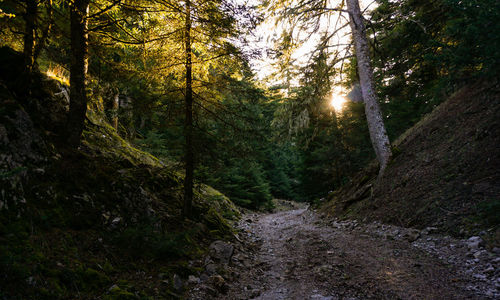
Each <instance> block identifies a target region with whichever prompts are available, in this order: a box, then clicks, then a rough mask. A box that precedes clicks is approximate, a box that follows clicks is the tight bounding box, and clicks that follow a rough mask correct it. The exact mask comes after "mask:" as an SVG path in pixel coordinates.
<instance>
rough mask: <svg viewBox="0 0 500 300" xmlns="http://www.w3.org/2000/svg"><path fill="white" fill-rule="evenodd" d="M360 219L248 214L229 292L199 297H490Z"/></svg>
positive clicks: (455, 272) (301, 213)
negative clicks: (339, 222)
mask: <svg viewBox="0 0 500 300" xmlns="http://www.w3.org/2000/svg"><path fill="white" fill-rule="evenodd" d="M361 226H362V225H358V224H357V223H352V224H351V225H350V226H346V227H342V226H340V227H337V228H335V227H332V226H331V223H327V222H326V221H324V220H322V219H321V218H320V217H318V216H317V215H316V214H315V213H314V212H312V211H310V210H308V209H306V208H303V209H295V210H289V211H284V212H279V213H275V214H268V215H255V214H254V215H247V216H246V218H244V219H243V221H242V222H241V223H240V227H241V229H242V233H241V234H240V236H242V238H243V239H244V242H243V244H242V245H240V246H236V250H235V253H234V255H233V257H232V260H231V263H230V264H229V266H228V270H227V271H226V276H224V277H225V278H226V283H225V287H224V289H223V292H221V293H217V294H216V295H215V294H213V295H212V297H210V296H209V295H208V296H203V297H199V298H200V299H201V298H204V299H209V298H214V299H231V300H233V299H273V300H274V299H317V300H318V299H323V300H327V299H330V300H333V299H485V298H484V297H478V296H475V295H474V294H472V292H471V291H467V290H466V289H465V286H466V285H467V283H468V282H467V280H465V279H464V278H465V277H464V276H463V275H461V272H459V271H458V270H457V269H455V268H454V267H452V266H451V265H447V264H445V263H443V262H442V260H439V259H438V258H435V257H433V256H431V255H429V254H427V253H426V252H424V251H421V250H419V249H417V248H415V247H414V246H412V245H411V243H410V242H408V241H406V240H394V239H391V238H380V236H376V235H372V234H370V233H367V231H366V230H358V229H359V228H356V227H361ZM194 298H196V297H194Z"/></svg>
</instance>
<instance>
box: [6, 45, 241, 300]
mask: <svg viewBox="0 0 500 300" xmlns="http://www.w3.org/2000/svg"><path fill="white" fill-rule="evenodd" d="M20 66H22V58H20V56H19V55H18V54H16V53H13V52H12V51H10V50H9V49H6V48H2V49H0V154H1V155H0V187H1V197H0V298H2V299H75V298H80V299H96V298H102V299H151V298H155V299H157V298H175V297H177V296H176V294H178V293H181V292H179V291H174V290H173V286H172V278H173V275H174V274H178V275H180V276H181V277H184V278H185V277H187V276H188V275H189V274H196V272H197V271H198V268H199V266H196V265H190V264H189V261H190V260H192V259H193V258H196V257H199V256H200V255H202V253H203V251H204V250H203V249H204V248H205V246H206V245H207V244H208V243H209V242H210V241H211V240H214V239H217V238H223V237H226V236H232V228H231V225H230V222H229V221H228V219H235V218H237V217H238V215H239V212H238V210H237V209H236V207H235V206H234V205H233V204H232V203H231V202H230V201H229V199H228V198H227V197H225V196H224V195H222V194H220V193H219V192H217V191H216V190H214V189H212V188H210V187H208V186H204V185H202V186H198V187H197V188H196V192H195V203H194V210H195V213H194V214H195V220H194V221H185V220H182V218H180V211H181V207H182V203H181V202H182V200H181V199H182V197H181V195H182V190H183V188H182V176H181V175H180V174H179V173H178V172H176V171H175V170H172V169H169V168H166V167H164V166H163V165H162V164H161V163H160V162H159V161H158V160H157V159H156V158H155V157H153V156H151V155H150V154H148V153H144V152H142V151H139V150H137V149H135V148H133V147H132V146H131V145H130V144H129V143H127V142H126V141H124V140H123V139H121V138H120V137H119V136H118V135H117V134H116V132H115V131H114V130H113V128H111V127H110V126H109V124H108V123H107V122H106V121H105V118H104V117H103V114H102V113H101V112H99V111H97V110H94V111H91V112H89V114H88V117H89V119H88V121H87V124H86V129H85V131H84V142H83V145H82V146H81V147H80V149H79V150H78V151H72V150H69V149H66V148H65V144H64V140H62V139H61V138H60V136H61V132H62V129H63V126H64V115H65V108H64V106H65V103H64V99H63V98H61V97H60V95H59V96H58V95H57V92H59V88H58V84H57V82H55V81H53V80H49V79H47V78H46V77H44V76H43V75H41V74H36V75H35V79H33V81H32V83H31V86H32V87H33V89H32V92H31V93H26V91H25V89H26V88H25V86H24V85H23V83H25V78H24V76H22V74H21V73H22V72H21V70H20V69H19V68H20ZM94 106H96V107H97V106H98V105H94Z"/></svg>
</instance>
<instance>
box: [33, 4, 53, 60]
mask: <svg viewBox="0 0 500 300" xmlns="http://www.w3.org/2000/svg"><path fill="white" fill-rule="evenodd" d="M46 8H47V19H48V20H47V24H46V26H45V28H44V29H43V31H42V35H41V37H40V39H39V40H38V42H37V43H36V44H35V49H34V52H33V62H35V61H36V60H37V58H38V56H40V53H41V52H42V49H43V48H44V47H45V43H46V42H47V39H48V37H49V34H50V31H51V30H52V25H53V24H54V10H53V8H52V0H47V1H46Z"/></svg>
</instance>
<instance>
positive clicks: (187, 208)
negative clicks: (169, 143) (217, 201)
mask: <svg viewBox="0 0 500 300" xmlns="http://www.w3.org/2000/svg"><path fill="white" fill-rule="evenodd" d="M184 38H185V43H186V44H185V47H186V95H185V106H186V107H185V109H186V111H185V113H186V116H185V121H184V122H185V123H184V136H185V139H186V140H185V142H186V145H185V146H186V149H185V158H184V163H185V168H186V177H185V178H184V210H183V214H184V217H186V218H190V217H191V213H192V206H193V176H194V174H193V173H194V151H193V78H192V61H191V56H192V51H191V1H190V0H186V25H185V37H184Z"/></svg>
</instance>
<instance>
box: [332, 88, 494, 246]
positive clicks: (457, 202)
mask: <svg viewBox="0 0 500 300" xmlns="http://www.w3.org/2000/svg"><path fill="white" fill-rule="evenodd" d="M499 92H500V84H498V82H496V83H495V82H492V83H485V82H480V83H477V84H475V85H469V86H466V87H464V88H463V89H461V90H460V91H458V92H456V93H455V94H454V95H452V96H451V97H450V98H449V99H448V100H447V101H445V102H444V103H442V104H441V105H440V106H439V107H437V108H436V109H435V110H434V111H433V112H432V113H430V114H429V115H428V116H426V117H425V118H423V119H422V120H421V121H420V122H419V123H417V124H416V125H415V126H414V127H413V128H411V129H410V130H408V131H407V132H406V133H405V134H403V135H401V136H400V137H399V139H398V140H397V141H394V142H393V146H394V159H393V161H392V162H391V164H390V165H389V166H388V168H387V170H386V172H385V173H384V176H383V177H381V178H380V180H378V181H377V180H376V178H377V171H378V168H377V166H376V165H374V164H372V165H370V166H367V168H366V169H365V170H364V171H363V172H361V173H360V174H358V175H357V176H356V177H355V178H353V180H352V181H351V182H350V183H349V184H347V185H346V186H344V187H342V188H341V189H339V190H337V191H335V192H334V193H332V194H330V195H329V196H328V200H329V201H327V203H325V205H324V210H325V211H326V212H328V213H329V214H332V215H335V216H338V217H347V218H349V219H353V218H355V219H359V220H368V221H374V220H377V221H380V222H383V223H389V224H394V225H398V226H404V227H415V228H420V229H422V228H425V227H427V226H433V227H438V228H439V229H440V231H441V232H445V233H447V234H451V235H453V236H456V237H468V236H471V235H477V234H478V233H479V232H481V231H483V230H487V231H489V232H490V237H489V238H488V240H489V241H488V242H489V243H490V244H491V245H492V246H497V247H498V246H499V243H500V229H499V226H498V225H499V224H500V217H499V216H500V201H499V199H500V172H499V170H500V96H499V95H500V93H499Z"/></svg>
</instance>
